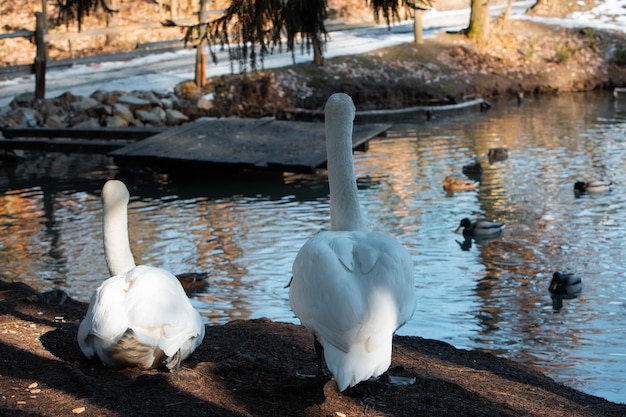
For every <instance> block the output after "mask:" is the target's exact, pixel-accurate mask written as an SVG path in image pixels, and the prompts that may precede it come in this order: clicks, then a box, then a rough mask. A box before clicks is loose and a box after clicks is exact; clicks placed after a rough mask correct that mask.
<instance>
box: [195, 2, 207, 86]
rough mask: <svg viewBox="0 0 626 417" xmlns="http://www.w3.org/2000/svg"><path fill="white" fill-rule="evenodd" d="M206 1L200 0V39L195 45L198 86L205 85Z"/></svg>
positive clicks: (196, 80)
mask: <svg viewBox="0 0 626 417" xmlns="http://www.w3.org/2000/svg"><path fill="white" fill-rule="evenodd" d="M206 6H207V2H206V0H200V14H199V15H200V18H199V20H200V21H199V23H200V30H199V32H200V41H199V42H198V45H197V46H196V48H197V49H196V74H195V82H196V86H197V87H198V88H202V87H204V86H205V85H206V54H205V53H204V47H205V45H206V40H205V39H204V36H205V35H206V25H205V24H206V20H207V7H206Z"/></svg>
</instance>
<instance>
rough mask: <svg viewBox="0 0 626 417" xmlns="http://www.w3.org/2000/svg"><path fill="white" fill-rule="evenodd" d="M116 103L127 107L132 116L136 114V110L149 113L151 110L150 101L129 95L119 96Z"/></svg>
mask: <svg viewBox="0 0 626 417" xmlns="http://www.w3.org/2000/svg"><path fill="white" fill-rule="evenodd" d="M117 103H118V104H123V105H125V106H127V107H128V108H129V109H130V111H131V112H133V114H137V111H138V110H143V111H149V110H150V109H151V108H152V105H151V104H150V101H148V100H144V99H142V98H137V97H133V96H129V95H124V96H120V97H119V98H118V99H117Z"/></svg>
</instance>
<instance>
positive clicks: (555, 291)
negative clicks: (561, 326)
mask: <svg viewBox="0 0 626 417" xmlns="http://www.w3.org/2000/svg"><path fill="white" fill-rule="evenodd" d="M582 288H583V282H582V278H581V277H580V276H579V275H576V274H573V273H564V272H560V271H556V272H555V273H554V274H553V275H552V281H550V286H549V287H548V291H550V295H551V297H552V309H553V310H554V311H555V312H559V311H560V310H561V308H563V300H571V299H574V298H576V297H578V296H579V295H580V293H581V292H582Z"/></svg>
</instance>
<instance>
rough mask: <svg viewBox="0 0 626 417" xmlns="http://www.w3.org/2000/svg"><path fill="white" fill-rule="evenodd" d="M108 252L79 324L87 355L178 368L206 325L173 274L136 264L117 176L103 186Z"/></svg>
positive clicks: (120, 364) (116, 363) (117, 363)
mask: <svg viewBox="0 0 626 417" xmlns="http://www.w3.org/2000/svg"><path fill="white" fill-rule="evenodd" d="M102 202H103V205H104V220H103V234H104V253H105V257H106V262H107V266H108V268H109V272H110V273H111V277H110V278H108V279H107V280H106V281H104V282H103V283H102V284H101V285H100V286H99V287H98V289H97V290H96V291H95V292H94V294H93V295H92V297H91V301H90V304H89V309H88V311H87V314H86V316H85V318H84V319H83V321H82V322H81V323H80V326H79V328H78V344H79V346H80V348H81V350H82V351H83V353H84V354H85V356H87V357H88V358H90V359H91V358H94V357H98V358H99V359H100V360H101V361H102V363H103V364H104V365H105V366H108V367H110V368H115V369H121V368H127V367H138V368H140V369H151V368H158V367H159V366H161V365H163V364H165V365H166V366H167V367H168V368H169V369H170V370H176V369H177V368H178V366H179V365H180V362H181V361H182V360H184V359H185V358H187V357H188V356H189V355H190V354H191V353H192V352H193V351H194V350H195V349H196V348H197V347H198V346H199V345H200V343H201V342H202V340H203V338H204V331H205V329H204V324H203V323H202V319H201V317H200V314H199V313H198V311H197V310H196V309H195V308H194V307H193V306H192V305H191V302H190V301H189V298H187V295H186V294H185V291H184V290H183V287H182V286H181V284H180V282H179V281H178V279H177V278H176V277H175V276H174V275H172V274H171V273H170V272H168V271H166V270H164V269H161V268H155V267H151V266H146V265H139V266H136V265H135V261H134V259H133V254H132V252H131V250H130V243H129V239H128V214H127V210H128V202H129V193H128V189H127V188H126V186H125V185H124V183H122V182H121V181H118V180H110V181H107V182H106V184H105V185H104V187H103V188H102Z"/></svg>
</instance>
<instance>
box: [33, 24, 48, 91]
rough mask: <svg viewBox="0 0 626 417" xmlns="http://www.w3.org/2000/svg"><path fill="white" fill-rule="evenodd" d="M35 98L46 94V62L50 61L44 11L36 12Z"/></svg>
mask: <svg viewBox="0 0 626 417" xmlns="http://www.w3.org/2000/svg"><path fill="white" fill-rule="evenodd" d="M35 18H36V22H37V23H36V28H35V45H36V47H37V55H36V56H35V65H34V66H35V98H36V99H42V98H45V96H46V64H47V61H48V44H47V43H46V41H45V35H46V21H45V15H44V13H43V12H35Z"/></svg>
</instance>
